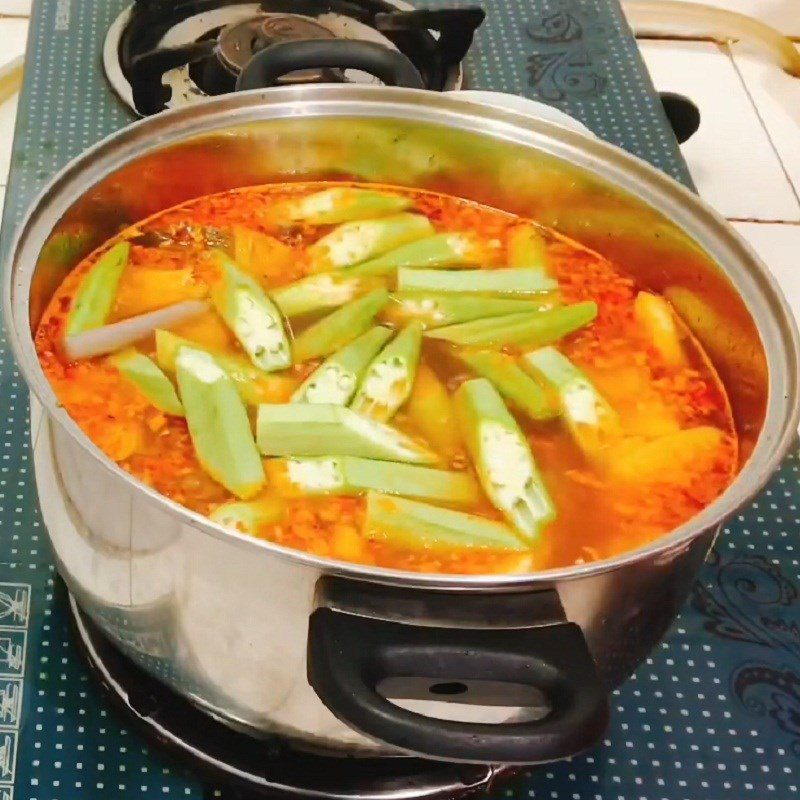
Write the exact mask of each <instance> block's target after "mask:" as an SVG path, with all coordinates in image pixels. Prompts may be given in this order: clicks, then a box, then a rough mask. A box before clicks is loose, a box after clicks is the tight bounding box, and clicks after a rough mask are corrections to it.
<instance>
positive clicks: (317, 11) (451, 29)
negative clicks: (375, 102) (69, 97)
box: [106, 0, 485, 115]
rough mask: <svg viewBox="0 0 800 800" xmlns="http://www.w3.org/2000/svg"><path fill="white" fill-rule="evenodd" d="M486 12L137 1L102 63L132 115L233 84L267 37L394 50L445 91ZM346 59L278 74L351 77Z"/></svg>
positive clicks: (375, 2) (306, 0)
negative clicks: (344, 42) (333, 64)
mask: <svg viewBox="0 0 800 800" xmlns="http://www.w3.org/2000/svg"><path fill="white" fill-rule="evenodd" d="M484 18H485V12H484V11H483V10H482V9H481V8H479V7H463V8H441V9H432V10H409V9H408V8H404V7H402V8H401V7H399V4H396V3H395V2H392V0H262V2H260V3H252V2H251V3H243V2H240V1H239V0H179V1H178V2H170V0H136V2H134V3H133V5H132V6H131V7H130V9H129V10H128V12H127V18H126V19H125V21H124V24H121V25H120V28H119V30H116V31H114V32H113V33H112V34H110V35H111V36H113V37H116V38H115V41H113V42H112V46H114V47H115V52H114V58H113V60H114V61H116V62H118V63H114V64H111V65H109V63H108V61H107V63H106V70H107V72H109V73H114V74H109V78H110V79H111V81H112V83H113V84H114V85H115V88H117V89H118V91H119V87H117V83H118V82H119V81H122V82H124V83H125V84H127V85H128V86H129V87H130V88H129V91H130V95H131V97H130V98H126V99H127V100H128V102H130V103H131V104H132V105H133V107H134V109H135V110H136V111H137V113H139V114H141V115H148V114H154V113H157V112H159V111H161V110H163V109H164V108H167V107H170V106H173V105H175V104H176V103H180V102H191V101H192V100H193V99H195V98H196V97H202V96H208V95H218V94H224V93H227V92H231V91H233V90H234V88H235V83H236V79H237V77H238V75H239V74H240V73H241V70H242V68H243V67H244V65H245V64H246V63H247V62H248V61H249V60H250V58H251V57H252V56H253V55H255V54H256V53H258V52H260V51H262V50H264V49H266V48H268V47H269V46H270V45H272V44H277V43H286V42H297V41H307V40H309V39H311V40H329V39H344V40H350V41H353V40H355V41H371V42H373V43H375V44H379V45H382V46H385V47H386V48H388V49H391V50H396V51H399V52H400V53H401V54H402V55H404V56H406V57H407V58H408V59H409V60H410V61H411V63H412V64H413V65H414V67H416V69H417V71H418V72H419V75H420V77H421V79H422V83H423V85H424V86H425V88H428V89H432V90H436V91H443V90H445V89H452V88H458V87H457V85H456V84H460V64H461V61H462V59H463V58H464V56H465V55H466V53H467V51H468V50H469V47H470V45H471V43H472V39H473V35H474V33H475V30H476V29H477V28H478V27H479V26H480V25H481V23H482V22H483V20H484ZM170 40H172V41H170ZM176 41H177V43H176ZM344 66H346V65H343V67H342V68H338V67H333V68H324V69H303V70H295V71H293V72H292V74H291V75H290V76H287V77H284V78H283V79H282V81H283V82H287V81H288V82H308V81H316V82H345V81H348V80H352V79H353V78H352V77H351V73H349V72H347V71H346V70H345V69H344ZM118 72H119V73H121V74H120V75H117V73H118ZM456 72H458V77H454V73H456ZM360 79H361V80H363V79H364V78H363V77H362V78H360ZM125 91H126V93H127V91H128V88H127V86H126V89H125Z"/></svg>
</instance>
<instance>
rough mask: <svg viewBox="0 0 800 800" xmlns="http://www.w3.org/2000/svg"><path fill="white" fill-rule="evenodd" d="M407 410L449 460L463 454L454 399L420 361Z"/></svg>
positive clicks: (419, 429)
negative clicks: (454, 409) (454, 410)
mask: <svg viewBox="0 0 800 800" xmlns="http://www.w3.org/2000/svg"><path fill="white" fill-rule="evenodd" d="M406 410H407V411H408V415H409V417H410V418H411V421H412V422H413V423H414V426H415V427H416V428H417V430H418V431H419V432H420V433H421V434H422V435H423V436H424V437H425V439H426V440H427V441H428V442H430V444H431V445H432V446H433V448H434V449H435V450H436V451H437V452H438V453H441V455H443V456H444V457H445V458H447V459H449V460H450V461H452V460H453V459H455V458H458V457H459V456H462V455H463V453H464V449H463V447H462V445H461V437H460V436H459V433H458V424H457V423H456V418H455V413H454V412H453V402H452V400H451V399H450V395H449V394H448V393H447V389H446V388H445V387H444V385H443V384H442V382H441V381H440V380H439V378H438V377H437V376H436V373H435V372H434V371H433V370H432V369H431V368H430V367H429V366H428V365H427V364H420V365H419V368H418V369H417V379H416V380H415V381H414V388H413V389H412V390H411V397H409V398H408V404H407V405H406Z"/></svg>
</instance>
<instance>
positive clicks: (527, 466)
mask: <svg viewBox="0 0 800 800" xmlns="http://www.w3.org/2000/svg"><path fill="white" fill-rule="evenodd" d="M455 406H456V414H457V416H458V422H459V426H460V428H461V435H462V436H463V437H464V441H465V442H466V443H467V449H468V450H469V452H470V455H471V456H472V461H473V463H474V464H475V468H476V470H477V472H478V478H479V480H480V482H481V485H482V486H483V489H484V491H485V492H486V494H487V495H488V497H489V499H490V500H491V501H492V504H493V505H494V506H495V507H496V508H497V509H498V511H500V512H502V514H503V515H504V516H505V517H506V519H507V520H508V521H509V522H510V523H511V524H512V525H513V526H514V527H515V528H516V529H517V530H518V531H519V532H520V533H521V534H522V535H523V536H524V537H525V539H526V541H528V542H529V543H531V544H532V543H533V542H535V541H536V539H537V538H538V537H539V535H540V533H541V531H542V528H543V526H544V525H545V524H546V523H548V522H550V521H551V520H553V519H554V518H555V516H556V509H555V506H554V505H553V501H552V500H551V499H550V494H549V493H548V491H547V487H546V486H545V484H544V481H543V479H542V476H541V475H540V474H539V470H538V468H537V466H536V462H535V461H534V458H533V453H531V449H530V447H529V446H528V442H527V441H526V439H525V436H524V434H523V433H522V431H521V430H520V429H519V426H518V425H517V423H516V421H515V420H514V417H512V416H511V414H510V413H509V411H508V409H507V408H506V406H505V404H504V403H503V400H502V398H501V397H500V395H499V394H498V392H497V390H496V389H495V388H494V387H493V386H492V384H491V383H489V381H487V380H486V379H485V378H476V379H475V380H471V381H467V382H466V383H463V384H461V386H460V387H459V388H458V390H457V391H456V393H455Z"/></svg>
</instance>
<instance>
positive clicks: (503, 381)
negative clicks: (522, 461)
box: [459, 350, 559, 420]
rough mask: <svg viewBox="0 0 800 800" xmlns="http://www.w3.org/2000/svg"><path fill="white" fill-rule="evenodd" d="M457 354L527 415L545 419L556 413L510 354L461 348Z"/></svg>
mask: <svg viewBox="0 0 800 800" xmlns="http://www.w3.org/2000/svg"><path fill="white" fill-rule="evenodd" d="M459 357H460V358H461V360H462V361H463V362H464V363H465V364H467V365H468V366H469V367H471V368H472V369H473V370H474V371H475V372H477V373H478V375H479V376H480V377H481V378H486V379H487V380H488V381H489V382H490V383H491V384H492V385H493V386H494V387H495V389H497V391H498V392H500V394H501V395H503V397H505V398H506V399H507V400H510V401H511V402H512V403H514V405H515V406H517V407H518V408H519V409H520V410H521V411H524V412H525V413H526V414H527V415H528V416H529V417H530V418H531V419H534V420H546V419H553V418H554V417H557V416H558V413H559V409H558V406H556V405H554V404H553V403H552V402H551V401H550V398H549V397H548V396H547V392H546V391H545V390H544V389H543V388H542V387H541V386H540V385H539V384H538V383H537V382H536V381H535V380H534V379H533V378H531V377H530V375H528V374H527V373H526V372H525V371H524V370H523V369H522V368H521V367H520V366H519V365H518V364H517V362H516V361H515V360H514V359H513V358H512V357H511V356H507V355H505V354H504V353H498V352H495V351H492V350H462V351H461V352H460V353H459Z"/></svg>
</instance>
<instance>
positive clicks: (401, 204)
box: [274, 187, 411, 225]
mask: <svg viewBox="0 0 800 800" xmlns="http://www.w3.org/2000/svg"><path fill="white" fill-rule="evenodd" d="M410 206H411V199H410V198H408V197H401V196H400V195H395V194H387V193H386V192H376V191H373V190H372V189H352V188H349V187H341V188H335V189H325V190H323V191H321V192H315V193H314V194H310V195H306V196H305V197H297V198H294V199H291V200H286V201H284V202H282V203H278V204H277V206H276V207H275V210H274V214H275V217H276V219H278V220H279V221H281V222H284V221H285V222H307V223H308V224H310V225H336V224H338V223H340V222H351V221H353V220H359V219H370V218H374V217H382V216H385V215H386V214H397V213H398V212H399V211H405V209H407V208H409V207H410Z"/></svg>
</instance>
